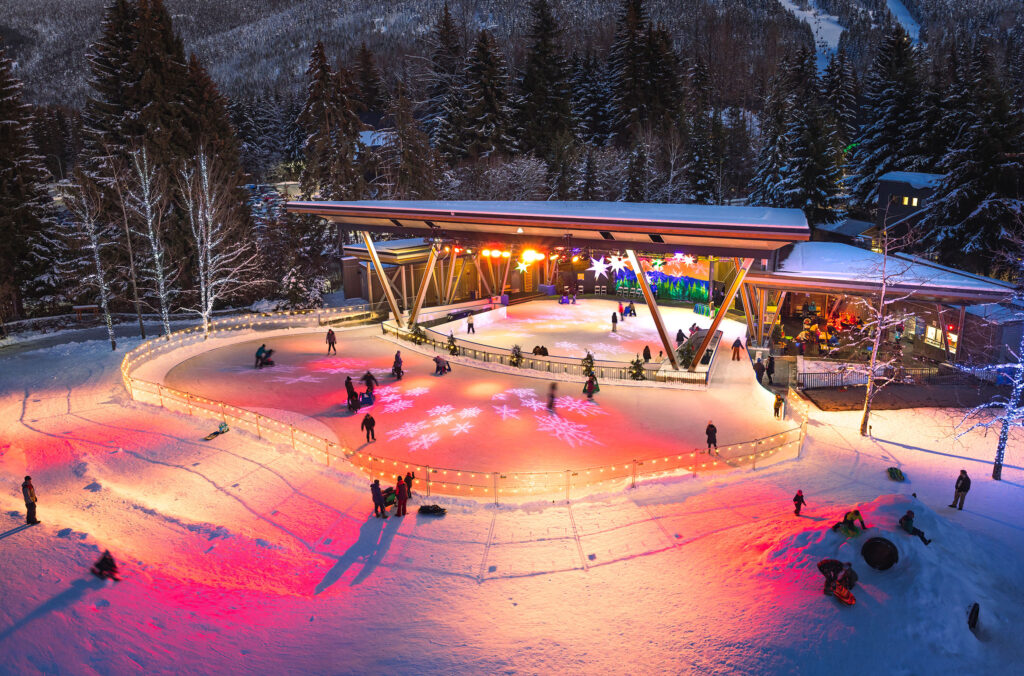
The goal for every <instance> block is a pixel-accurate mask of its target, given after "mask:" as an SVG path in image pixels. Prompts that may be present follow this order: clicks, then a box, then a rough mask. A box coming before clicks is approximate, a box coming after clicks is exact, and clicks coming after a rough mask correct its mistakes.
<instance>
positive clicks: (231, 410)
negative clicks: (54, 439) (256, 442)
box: [121, 306, 808, 504]
mask: <svg viewBox="0 0 1024 676" xmlns="http://www.w3.org/2000/svg"><path fill="white" fill-rule="evenodd" d="M372 319H374V315H373V313H372V311H371V310H370V308H369V306H353V307H347V308H344V309H339V310H337V311H335V310H332V311H310V312H287V313H267V314H259V315H247V316H243V317H233V318H228V319H221V320H217V321H215V322H211V330H210V332H209V336H208V337H210V338H217V337H224V336H226V335H229V334H232V333H235V332H240V331H259V330H279V329H288V328H317V327H323V326H328V325H343V324H358V323H362V322H367V321H371V320H372ZM206 338H207V336H206V335H204V333H203V329H202V326H199V327H194V328H190V329H185V330H182V331H176V332H174V333H172V334H171V335H170V337H169V338H164V337H161V338H156V339H153V340H149V341H146V342H145V343H143V344H142V345H140V346H138V347H137V348H135V349H134V350H132V351H131V352H129V353H128V354H127V355H125V358H124V359H123V360H122V363H121V376H122V379H123V381H124V385H125V387H126V389H127V390H128V393H129V394H130V396H131V397H132V398H133V399H134V400H136V401H138V402H141V403H145V404H153V405H157V406H161V407H163V408H165V409H167V410H169V411H174V412H178V413H186V414H188V415H192V416H199V417H202V418H206V419H208V420H211V421H217V422H224V423H226V424H227V425H228V426H230V427H232V428H234V429H236V430H245V431H247V432H250V433H252V434H255V435H256V436H257V437H258V438H260V439H265V440H267V441H269V442H271V443H276V444H285V445H287V446H289V447H291V448H292V449H293V450H295V451H299V452H303V453H308V454H309V455H310V456H312V457H313V458H315V459H317V460H321V461H323V462H324V463H325V464H326V465H328V466H331V465H338V464H343V465H346V466H348V465H351V466H354V467H356V468H358V469H359V470H361V471H362V472H363V473H364V474H365V475H366V476H368V477H371V478H378V479H382V480H383V483H384V484H388V483H390V482H391V480H392V479H393V478H394V477H396V476H397V475H399V474H402V475H404V474H405V473H407V472H415V473H416V483H415V487H416V491H417V493H418V494H419V495H421V496H431V495H444V496H453V497H462V498H474V499H478V500H487V501H490V500H493V501H494V503H495V504H499V503H500V502H501V500H502V498H504V499H505V500H506V501H510V502H511V501H518V500H522V499H523V498H531V497H535V498H538V499H541V498H544V499H553V498H562V497H564V498H565V499H566V500H570V499H572V498H573V497H579V496H582V495H584V494H586V493H593V492H603V491H616V490H621V489H622V488H625V487H634V486H636V484H637V482H638V481H643V480H650V479H655V478H659V477H671V476H686V475H692V476H694V477H696V476H697V474H699V473H701V472H710V471H721V470H724V469H727V468H739V467H746V468H748V469H754V470H756V469H757V468H758V467H765V466H768V465H771V464H775V463H777V462H781V461H784V460H790V459H794V458H798V457H799V456H800V452H801V448H802V446H803V441H804V438H805V436H806V432H807V414H808V407H807V406H808V405H807V402H806V401H805V400H803V399H802V398H801V397H800V395H799V394H798V393H797V392H796V391H795V390H793V389H790V390H789V391H788V392H787V396H786V404H785V418H786V419H787V420H791V421H793V422H795V423H796V426H794V427H792V428H791V429H788V430H785V431H783V432H779V433H777V434H773V435H771V436H767V437H762V438H760V439H753V440H750V441H744V442H742V443H736V444H728V445H723V446H720V447H719V448H718V450H717V452H715V453H711V454H709V453H707V452H706V451H705V450H704V449H691V450H688V451H685V452H680V453H678V454H676V455H662V456H657V457H647V458H642V459H634V460H632V461H625V462H621V463H616V464H610V465H601V466H595V467H586V468H582V469H566V470H561V471H546V472H495V471H492V472H479V471H470V470H465V469H455V468H450V467H434V466H431V465H426V464H415V463H410V462H408V461H405V460H396V459H393V458H387V457H385V456H382V455H377V454H375V453H369V452H360V451H357V450H355V449H354V445H353V444H351V443H348V442H347V441H346V440H344V439H342V440H340V442H338V441H333V440H330V439H326V438H324V437H321V436H318V435H316V434H311V433H310V432H307V431H305V430H302V429H299V428H298V427H296V426H295V425H292V424H289V423H285V422H282V421H279V420H275V419H274V418H271V417H268V416H266V415H263V414H260V413H256V412H255V411H250V410H248V409H244V408H239V407H238V406H233V405H231V404H228V403H226V402H223V401H217V400H214V399H207V398H205V397H200V396H198V395H195V394H191V393H189V392H184V391H182V390H177V389H174V388H171V387H167V386H165V385H162V384H160V383H153V382H149V381H146V380H143V379H141V378H138V377H135V376H133V375H132V373H133V372H134V371H135V370H136V369H137V368H138V367H139V366H141V365H142V364H144V363H146V362H148V361H150V360H152V359H155V358H157V357H160V356H163V355H165V354H168V353H169V352H173V351H175V350H178V349H181V348H183V347H187V346H190V345H195V344H197V343H201V342H203V341H204V340H206Z"/></svg>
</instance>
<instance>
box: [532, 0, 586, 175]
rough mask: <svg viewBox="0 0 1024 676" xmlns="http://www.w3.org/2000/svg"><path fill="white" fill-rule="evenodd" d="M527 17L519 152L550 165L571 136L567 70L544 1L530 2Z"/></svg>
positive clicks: (556, 28) (559, 35)
mask: <svg viewBox="0 0 1024 676" xmlns="http://www.w3.org/2000/svg"><path fill="white" fill-rule="evenodd" d="M530 14H531V18H532V23H531V25H530V32H529V36H528V37H529V40H530V45H529V47H528V48H527V52H526V63H525V66H524V68H523V77H522V80H521V81H520V88H521V90H522V104H521V106H520V107H519V124H520V126H521V127H522V135H521V136H520V139H521V143H520V150H522V151H523V152H532V153H534V154H535V155H536V156H537V157H539V158H541V159H543V160H545V161H548V162H549V163H550V162H551V161H552V159H553V156H554V155H555V153H556V152H557V151H559V150H561V149H564V147H565V137H566V136H567V135H570V134H571V133H572V128H573V119H572V103H571V99H570V90H569V71H568V65H567V63H566V60H565V55H564V53H563V47H562V44H561V40H562V33H563V31H562V29H561V28H559V26H558V24H557V22H556V21H555V17H554V15H553V14H552V13H551V5H550V3H549V2H548V0H533V1H532V2H531V3H530Z"/></svg>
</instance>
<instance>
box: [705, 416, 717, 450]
mask: <svg viewBox="0 0 1024 676" xmlns="http://www.w3.org/2000/svg"><path fill="white" fill-rule="evenodd" d="M704 434H705V435H706V436H707V438H708V454H710V453H711V447H712V446H714V447H715V450H716V451H717V450H718V428H717V427H715V424H714V423H713V422H711V421H710V420H709V421H708V426H707V427H705V428H704Z"/></svg>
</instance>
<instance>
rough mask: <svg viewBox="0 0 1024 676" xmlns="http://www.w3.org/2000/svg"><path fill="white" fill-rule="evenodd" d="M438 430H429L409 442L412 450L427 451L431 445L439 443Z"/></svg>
mask: <svg viewBox="0 0 1024 676" xmlns="http://www.w3.org/2000/svg"><path fill="white" fill-rule="evenodd" d="M440 438H441V437H439V436H438V435H437V433H436V432H428V433H427V434H421V435H420V436H418V437H416V438H415V439H413V440H412V441H411V442H410V443H409V450H410V451H426V450H429V449H430V447H431V446H433V445H434V444H436V443H437V440H438V439H440Z"/></svg>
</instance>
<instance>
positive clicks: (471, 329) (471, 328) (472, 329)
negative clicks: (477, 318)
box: [466, 315, 476, 335]
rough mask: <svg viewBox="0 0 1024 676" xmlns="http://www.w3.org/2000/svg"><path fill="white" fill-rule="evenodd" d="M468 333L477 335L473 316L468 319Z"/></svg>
mask: <svg viewBox="0 0 1024 676" xmlns="http://www.w3.org/2000/svg"><path fill="white" fill-rule="evenodd" d="M466 333H472V334H474V335H476V327H474V326H473V315H469V316H468V317H466Z"/></svg>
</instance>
